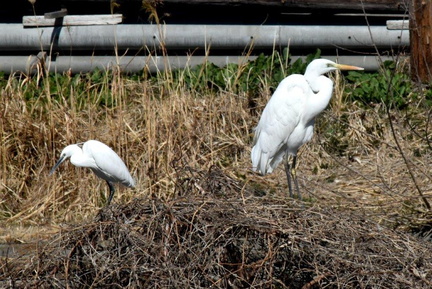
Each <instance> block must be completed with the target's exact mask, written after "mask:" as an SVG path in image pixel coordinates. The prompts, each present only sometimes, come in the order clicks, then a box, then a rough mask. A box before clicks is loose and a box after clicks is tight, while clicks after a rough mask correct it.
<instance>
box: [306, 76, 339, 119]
mask: <svg viewBox="0 0 432 289" xmlns="http://www.w3.org/2000/svg"><path fill="white" fill-rule="evenodd" d="M312 76H313V77H312ZM312 76H311V75H305V77H306V80H307V82H308V83H309V85H310V87H311V89H312V91H313V94H311V95H310V96H309V98H308V108H309V109H308V111H309V112H310V113H309V115H308V116H307V118H308V119H313V118H315V117H316V116H317V115H318V114H319V113H320V112H322V111H323V110H324V109H325V108H326V107H327V105H328V103H329V101H330V99H331V97H332V94H333V81H332V80H331V79H329V78H327V77H325V76H324V75H312Z"/></svg>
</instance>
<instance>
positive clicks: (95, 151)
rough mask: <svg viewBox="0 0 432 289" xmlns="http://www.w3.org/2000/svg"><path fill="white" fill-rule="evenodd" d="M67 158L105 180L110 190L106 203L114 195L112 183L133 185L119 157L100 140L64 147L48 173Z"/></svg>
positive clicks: (131, 186) (133, 182) (109, 201)
mask: <svg viewBox="0 0 432 289" xmlns="http://www.w3.org/2000/svg"><path fill="white" fill-rule="evenodd" d="M80 145H82V148H81V147H80ZM68 158H70V162H71V163H72V164H73V165H74V166H77V167H85V168H90V169H91V170H92V171H93V172H94V173H95V174H96V175H97V176H98V177H99V178H101V179H104V180H105V181H106V182H107V184H108V186H109V190H110V194H109V197H108V202H107V205H109V204H110V203H111V200H112V198H113V196H114V191H115V190H114V183H121V184H122V185H124V186H126V187H129V188H133V187H135V181H134V180H133V178H132V177H131V175H130V173H129V170H128V169H127V167H126V165H125V164H124V162H123V161H122V160H121V158H120V157H119V156H118V155H117V154H116V153H115V152H114V151H113V150H112V149H111V148H110V147H108V146H107V145H106V144H104V143H101V142H100V141H97V140H89V141H86V142H85V143H79V144H72V145H68V146H67V147H65V148H64V149H63V151H62V152H61V154H60V159H59V160H58V161H57V163H56V164H55V165H54V167H53V168H52V169H51V171H50V175H51V174H52V173H53V172H54V171H55V169H56V168H57V167H58V166H59V165H60V164H61V163H62V162H64V161H65V160H66V159H68Z"/></svg>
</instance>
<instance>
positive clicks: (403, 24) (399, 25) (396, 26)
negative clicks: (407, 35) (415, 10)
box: [386, 20, 409, 30]
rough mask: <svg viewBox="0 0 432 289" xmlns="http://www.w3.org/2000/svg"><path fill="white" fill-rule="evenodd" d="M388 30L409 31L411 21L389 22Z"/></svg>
mask: <svg viewBox="0 0 432 289" xmlns="http://www.w3.org/2000/svg"><path fill="white" fill-rule="evenodd" d="M386 24H387V29H388V30H408V29H409V20H388V21H387V22H386Z"/></svg>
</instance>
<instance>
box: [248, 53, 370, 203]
mask: <svg viewBox="0 0 432 289" xmlns="http://www.w3.org/2000/svg"><path fill="white" fill-rule="evenodd" d="M337 69H339V70H363V68H361V67H357V66H351V65H344V64H337V63H335V62H333V61H330V60H327V59H315V60H313V61H312V62H311V63H310V64H309V65H308V66H307V68H306V72H305V74H304V75H301V74H292V75H290V76H288V77H286V78H285V79H283V80H282V81H281V83H280V84H279V86H278V87H277V89H276V91H275V92H274V94H273V95H272V97H271V99H270V100H269V102H268V103H267V105H266V107H265V108H264V110H263V112H262V115H261V119H260V121H259V123H258V125H257V127H256V128H255V136H254V141H253V148H252V153H251V158H252V169H253V170H254V171H258V172H259V173H261V174H262V175H266V174H269V173H271V172H272V171H273V170H274V169H275V168H276V167H277V166H278V165H279V163H280V162H281V161H282V160H283V159H284V158H285V173H286V176H287V182H288V189H289V194H290V196H291V197H293V191H292V184H291V178H292V179H293V180H294V184H295V186H296V190H297V194H298V196H299V198H301V195H300V190H299V187H298V182H297V176H296V171H295V167H296V160H297V151H298V149H299V148H300V146H301V145H302V144H304V143H306V142H308V141H309V140H310V139H311V138H312V135H313V128H314V123H315V117H316V116H317V115H318V114H319V113H321V112H322V111H323V110H324V109H325V108H326V107H327V105H328V103H329V101H330V98H331V96H332V93H333V81H332V80H331V79H329V78H327V77H325V76H324V74H325V73H328V72H330V71H334V70H337ZM290 157H292V165H291V166H290V164H289V158H290Z"/></svg>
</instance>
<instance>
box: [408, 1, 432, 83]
mask: <svg viewBox="0 0 432 289" xmlns="http://www.w3.org/2000/svg"><path fill="white" fill-rule="evenodd" d="M410 2H411V7H410V24H409V26H410V46H411V77H412V79H413V80H414V81H421V82H423V83H427V82H431V81H432V0H412V1H410Z"/></svg>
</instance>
